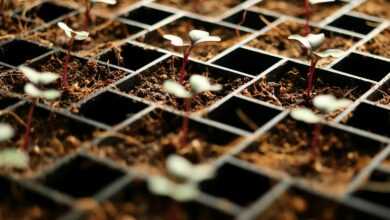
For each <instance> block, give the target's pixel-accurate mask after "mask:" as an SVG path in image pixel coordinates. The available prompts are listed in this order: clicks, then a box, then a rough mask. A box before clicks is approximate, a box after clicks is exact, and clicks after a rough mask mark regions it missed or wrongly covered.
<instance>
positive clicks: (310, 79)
mask: <svg viewBox="0 0 390 220" xmlns="http://www.w3.org/2000/svg"><path fill="white" fill-rule="evenodd" d="M317 62H318V59H317V58H316V57H315V56H312V58H311V60H310V68H309V72H308V73H307V82H306V83H307V86H306V96H307V97H311V96H312V92H313V86H314V81H315V79H316V65H317Z"/></svg>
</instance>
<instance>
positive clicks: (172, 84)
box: [163, 74, 222, 145]
mask: <svg viewBox="0 0 390 220" xmlns="http://www.w3.org/2000/svg"><path fill="white" fill-rule="evenodd" d="M190 85H191V92H189V91H187V90H186V89H185V87H184V86H183V85H182V84H180V83H177V82H176V81H173V80H166V81H165V82H164V84H163V87H164V89H165V91H167V92H168V93H170V94H172V95H174V96H176V97H177V98H182V99H184V111H185V117H184V119H183V124H182V128H181V134H182V138H181V143H182V144H183V145H184V144H185V143H186V142H187V135H188V126H189V118H188V115H189V112H190V107H191V101H192V99H193V98H194V97H195V96H197V95H198V94H200V93H203V92H207V91H218V90H221V89H222V86H221V85H220V84H214V85H212V84H211V83H210V81H209V80H208V79H207V78H206V77H204V76H201V75H196V74H195V75H192V76H191V77H190Z"/></svg>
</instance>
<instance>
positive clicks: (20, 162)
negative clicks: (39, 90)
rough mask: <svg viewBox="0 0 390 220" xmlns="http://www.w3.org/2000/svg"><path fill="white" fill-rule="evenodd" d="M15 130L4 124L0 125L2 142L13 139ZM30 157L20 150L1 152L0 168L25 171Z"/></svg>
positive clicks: (4, 150) (0, 139)
mask: <svg viewBox="0 0 390 220" xmlns="http://www.w3.org/2000/svg"><path fill="white" fill-rule="evenodd" d="M13 136H14V129H13V128H12V127H11V126H10V125H8V124H4V123H0V142H1V141H6V140H9V139H11V138H12V137H13ZM28 161H29V157H28V155H27V154H26V153H25V152H24V151H21V150H19V149H15V148H9V149H2V150H0V167H6V168H17V169H23V168H26V167H27V166H28Z"/></svg>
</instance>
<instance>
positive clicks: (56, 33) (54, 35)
mask: <svg viewBox="0 0 390 220" xmlns="http://www.w3.org/2000/svg"><path fill="white" fill-rule="evenodd" d="M63 22H64V23H66V24H68V25H69V26H70V27H71V28H72V29H74V30H83V28H84V15H83V14H79V15H77V16H71V17H67V18H66V19H65V20H64V21H63ZM91 24H92V25H91V27H90V28H89V30H88V32H89V33H90V37H89V38H88V39H86V40H84V41H75V43H74V45H73V48H72V51H73V52H76V54H77V55H79V56H83V57H93V56H95V55H97V54H98V53H99V52H101V51H103V50H104V49H107V48H111V47H115V46H117V45H119V44H120V43H121V42H122V41H123V40H125V39H126V38H128V37H130V36H131V35H133V34H135V33H137V32H139V31H140V30H141V29H139V28H133V27H131V26H128V25H126V24H124V23H121V22H119V21H115V20H107V19H103V18H101V17H93V22H92V23H91ZM29 39H32V40H34V41H37V42H40V43H41V44H43V45H47V46H56V47H60V48H62V49H65V50H67V49H68V42H69V38H67V37H66V35H65V34H64V31H63V30H62V29H60V28H59V27H58V26H57V24H53V25H51V26H50V27H48V28H44V29H43V30H40V31H38V32H37V33H36V34H35V35H33V36H30V37H29Z"/></svg>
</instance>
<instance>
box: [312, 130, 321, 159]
mask: <svg viewBox="0 0 390 220" xmlns="http://www.w3.org/2000/svg"><path fill="white" fill-rule="evenodd" d="M320 134H321V124H319V123H317V124H315V125H314V126H313V131H312V137H311V144H310V148H311V150H312V156H313V159H314V160H315V158H317V156H318V155H319V154H320V146H319V144H320Z"/></svg>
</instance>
